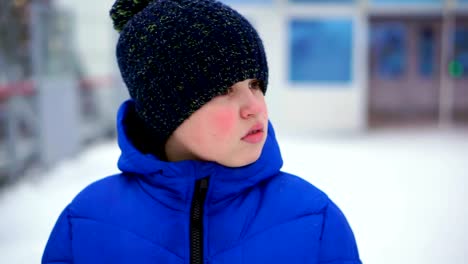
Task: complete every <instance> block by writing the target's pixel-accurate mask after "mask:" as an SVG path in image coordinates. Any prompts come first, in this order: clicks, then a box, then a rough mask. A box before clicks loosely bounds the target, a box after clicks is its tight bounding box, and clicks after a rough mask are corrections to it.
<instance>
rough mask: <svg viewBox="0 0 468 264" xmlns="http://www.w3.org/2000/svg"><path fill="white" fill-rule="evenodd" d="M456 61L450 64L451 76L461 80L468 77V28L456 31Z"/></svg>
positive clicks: (460, 27) (459, 28)
mask: <svg viewBox="0 0 468 264" xmlns="http://www.w3.org/2000/svg"><path fill="white" fill-rule="evenodd" d="M454 41H455V45H454V46H455V50H454V55H455V56H454V59H453V61H451V62H450V64H449V72H450V75H451V76H453V77H455V78H459V77H462V76H468V27H462V26H458V27H457V28H456V29H455V37H454Z"/></svg>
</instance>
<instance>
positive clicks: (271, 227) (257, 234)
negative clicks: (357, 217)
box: [211, 212, 323, 257]
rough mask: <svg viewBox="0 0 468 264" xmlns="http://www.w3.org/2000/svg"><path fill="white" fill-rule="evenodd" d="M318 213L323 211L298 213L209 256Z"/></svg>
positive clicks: (216, 254) (318, 214) (221, 252)
mask: <svg viewBox="0 0 468 264" xmlns="http://www.w3.org/2000/svg"><path fill="white" fill-rule="evenodd" d="M320 215H323V212H318V213H312V214H305V215H300V216H298V217H296V218H293V219H289V220H287V221H284V222H281V223H278V224H276V225H272V226H270V227H267V228H265V229H263V230H261V231H258V232H256V233H254V234H252V235H250V236H248V237H245V238H243V239H242V240H241V241H240V243H238V244H235V245H233V246H231V247H229V248H226V249H223V250H221V251H219V252H216V253H215V254H214V255H213V256H211V257H216V256H218V255H220V254H223V253H224V252H227V251H229V250H232V249H235V248H237V247H240V246H242V244H244V243H245V242H247V241H249V240H251V239H253V238H255V237H256V236H259V235H262V234H264V233H266V232H269V231H271V230H272V229H275V228H278V227H280V226H284V225H289V224H291V223H293V222H296V221H299V220H302V219H303V218H306V217H312V216H320Z"/></svg>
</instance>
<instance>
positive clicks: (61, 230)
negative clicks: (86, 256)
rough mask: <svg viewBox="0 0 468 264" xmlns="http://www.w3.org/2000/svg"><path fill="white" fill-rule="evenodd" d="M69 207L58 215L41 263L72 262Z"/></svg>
mask: <svg viewBox="0 0 468 264" xmlns="http://www.w3.org/2000/svg"><path fill="white" fill-rule="evenodd" d="M69 218H70V215H69V208H68V207H67V208H65V210H63V212H62V213H61V215H60V216H59V218H58V220H57V222H56V223H55V226H54V228H53V230H52V233H51V234H50V237H49V240H48V241H47V245H46V248H45V250H44V254H43V255H42V263H43V264H45V263H63V264H64V263H73V257H72V250H71V239H72V236H71V228H70V219H69Z"/></svg>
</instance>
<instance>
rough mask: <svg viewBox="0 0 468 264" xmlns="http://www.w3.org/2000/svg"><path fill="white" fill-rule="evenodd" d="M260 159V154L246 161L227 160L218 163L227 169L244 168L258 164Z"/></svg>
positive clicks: (245, 159)
mask: <svg viewBox="0 0 468 264" xmlns="http://www.w3.org/2000/svg"><path fill="white" fill-rule="evenodd" d="M259 158H260V153H258V155H255V156H252V157H248V158H244V159H232V160H225V161H224V160H221V161H218V163H219V164H221V165H223V166H226V167H231V168H238V167H244V166H247V165H250V164H252V163H254V162H256V161H257V160H258V159H259Z"/></svg>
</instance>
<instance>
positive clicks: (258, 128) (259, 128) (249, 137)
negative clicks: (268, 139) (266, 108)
mask: <svg viewBox="0 0 468 264" xmlns="http://www.w3.org/2000/svg"><path fill="white" fill-rule="evenodd" d="M263 134H264V129H263V124H262V123H261V122H258V123H257V124H255V125H254V126H252V127H251V128H250V129H249V132H247V134H246V135H245V136H244V137H242V140H244V141H246V142H248V143H258V142H260V141H262V139H263Z"/></svg>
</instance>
